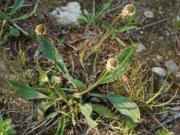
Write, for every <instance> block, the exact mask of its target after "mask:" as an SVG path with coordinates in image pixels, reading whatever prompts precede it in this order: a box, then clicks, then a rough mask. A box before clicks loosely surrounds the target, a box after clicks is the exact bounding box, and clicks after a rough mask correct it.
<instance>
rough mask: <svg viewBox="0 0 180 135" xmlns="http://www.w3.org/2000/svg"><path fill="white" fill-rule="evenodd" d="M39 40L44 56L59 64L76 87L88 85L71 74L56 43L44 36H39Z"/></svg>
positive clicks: (81, 87) (81, 88) (60, 68)
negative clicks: (55, 45)
mask: <svg viewBox="0 0 180 135" xmlns="http://www.w3.org/2000/svg"><path fill="white" fill-rule="evenodd" d="M38 42H39V44H40V46H41V49H42V52H43V54H44V56H45V57H46V58H47V59H49V60H50V61H52V62H54V63H55V64H56V65H57V67H58V69H59V70H60V72H62V73H63V75H64V77H65V78H66V79H68V80H69V81H70V82H71V83H72V84H73V85H74V86H75V87H77V88H79V89H80V90H85V89H86V86H85V84H83V82H81V81H80V80H77V79H74V78H73V77H72V76H70V74H69V72H68V69H67V67H66V65H65V64H64V61H63V59H62V57H61V56H60V55H59V54H58V51H57V50H56V48H55V47H54V45H53V44H52V43H51V42H50V41H49V40H48V39H46V38H44V37H42V36H38Z"/></svg>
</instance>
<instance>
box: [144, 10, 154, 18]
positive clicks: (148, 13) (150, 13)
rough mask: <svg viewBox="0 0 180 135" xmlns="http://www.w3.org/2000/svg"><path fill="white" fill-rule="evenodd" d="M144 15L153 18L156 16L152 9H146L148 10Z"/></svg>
mask: <svg viewBox="0 0 180 135" xmlns="http://www.w3.org/2000/svg"><path fill="white" fill-rule="evenodd" d="M144 16H145V17H146V18H153V17H154V13H153V12H152V11H150V10H146V11H144Z"/></svg>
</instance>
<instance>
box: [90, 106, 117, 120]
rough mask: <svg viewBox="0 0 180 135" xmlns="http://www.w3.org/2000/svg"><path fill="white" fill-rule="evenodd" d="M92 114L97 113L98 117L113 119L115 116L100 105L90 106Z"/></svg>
mask: <svg viewBox="0 0 180 135" xmlns="http://www.w3.org/2000/svg"><path fill="white" fill-rule="evenodd" d="M91 106H92V109H93V111H94V112H96V113H98V114H99V115H100V116H103V117H107V118H113V117H114V116H115V115H114V114H113V113H112V112H111V110H110V109H109V108H107V107H106V106H104V105H100V104H91Z"/></svg>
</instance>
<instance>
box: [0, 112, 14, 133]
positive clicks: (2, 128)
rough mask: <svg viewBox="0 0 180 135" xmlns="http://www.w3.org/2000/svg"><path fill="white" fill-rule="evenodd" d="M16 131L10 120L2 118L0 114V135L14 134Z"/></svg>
mask: <svg viewBox="0 0 180 135" xmlns="http://www.w3.org/2000/svg"><path fill="white" fill-rule="evenodd" d="M15 134H16V131H15V130H14V127H13V124H12V120H11V119H9V118H7V119H3V117H2V116H1V115H0V135H15Z"/></svg>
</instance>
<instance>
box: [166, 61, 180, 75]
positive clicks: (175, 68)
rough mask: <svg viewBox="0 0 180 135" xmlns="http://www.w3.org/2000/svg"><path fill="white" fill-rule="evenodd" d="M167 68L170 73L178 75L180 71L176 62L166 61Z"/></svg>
mask: <svg viewBox="0 0 180 135" xmlns="http://www.w3.org/2000/svg"><path fill="white" fill-rule="evenodd" d="M165 66H166V67H167V69H168V70H169V71H171V72H173V73H176V72H177V71H178V69H179V68H178V66H177V64H176V63H175V61H174V60H168V61H165Z"/></svg>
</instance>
